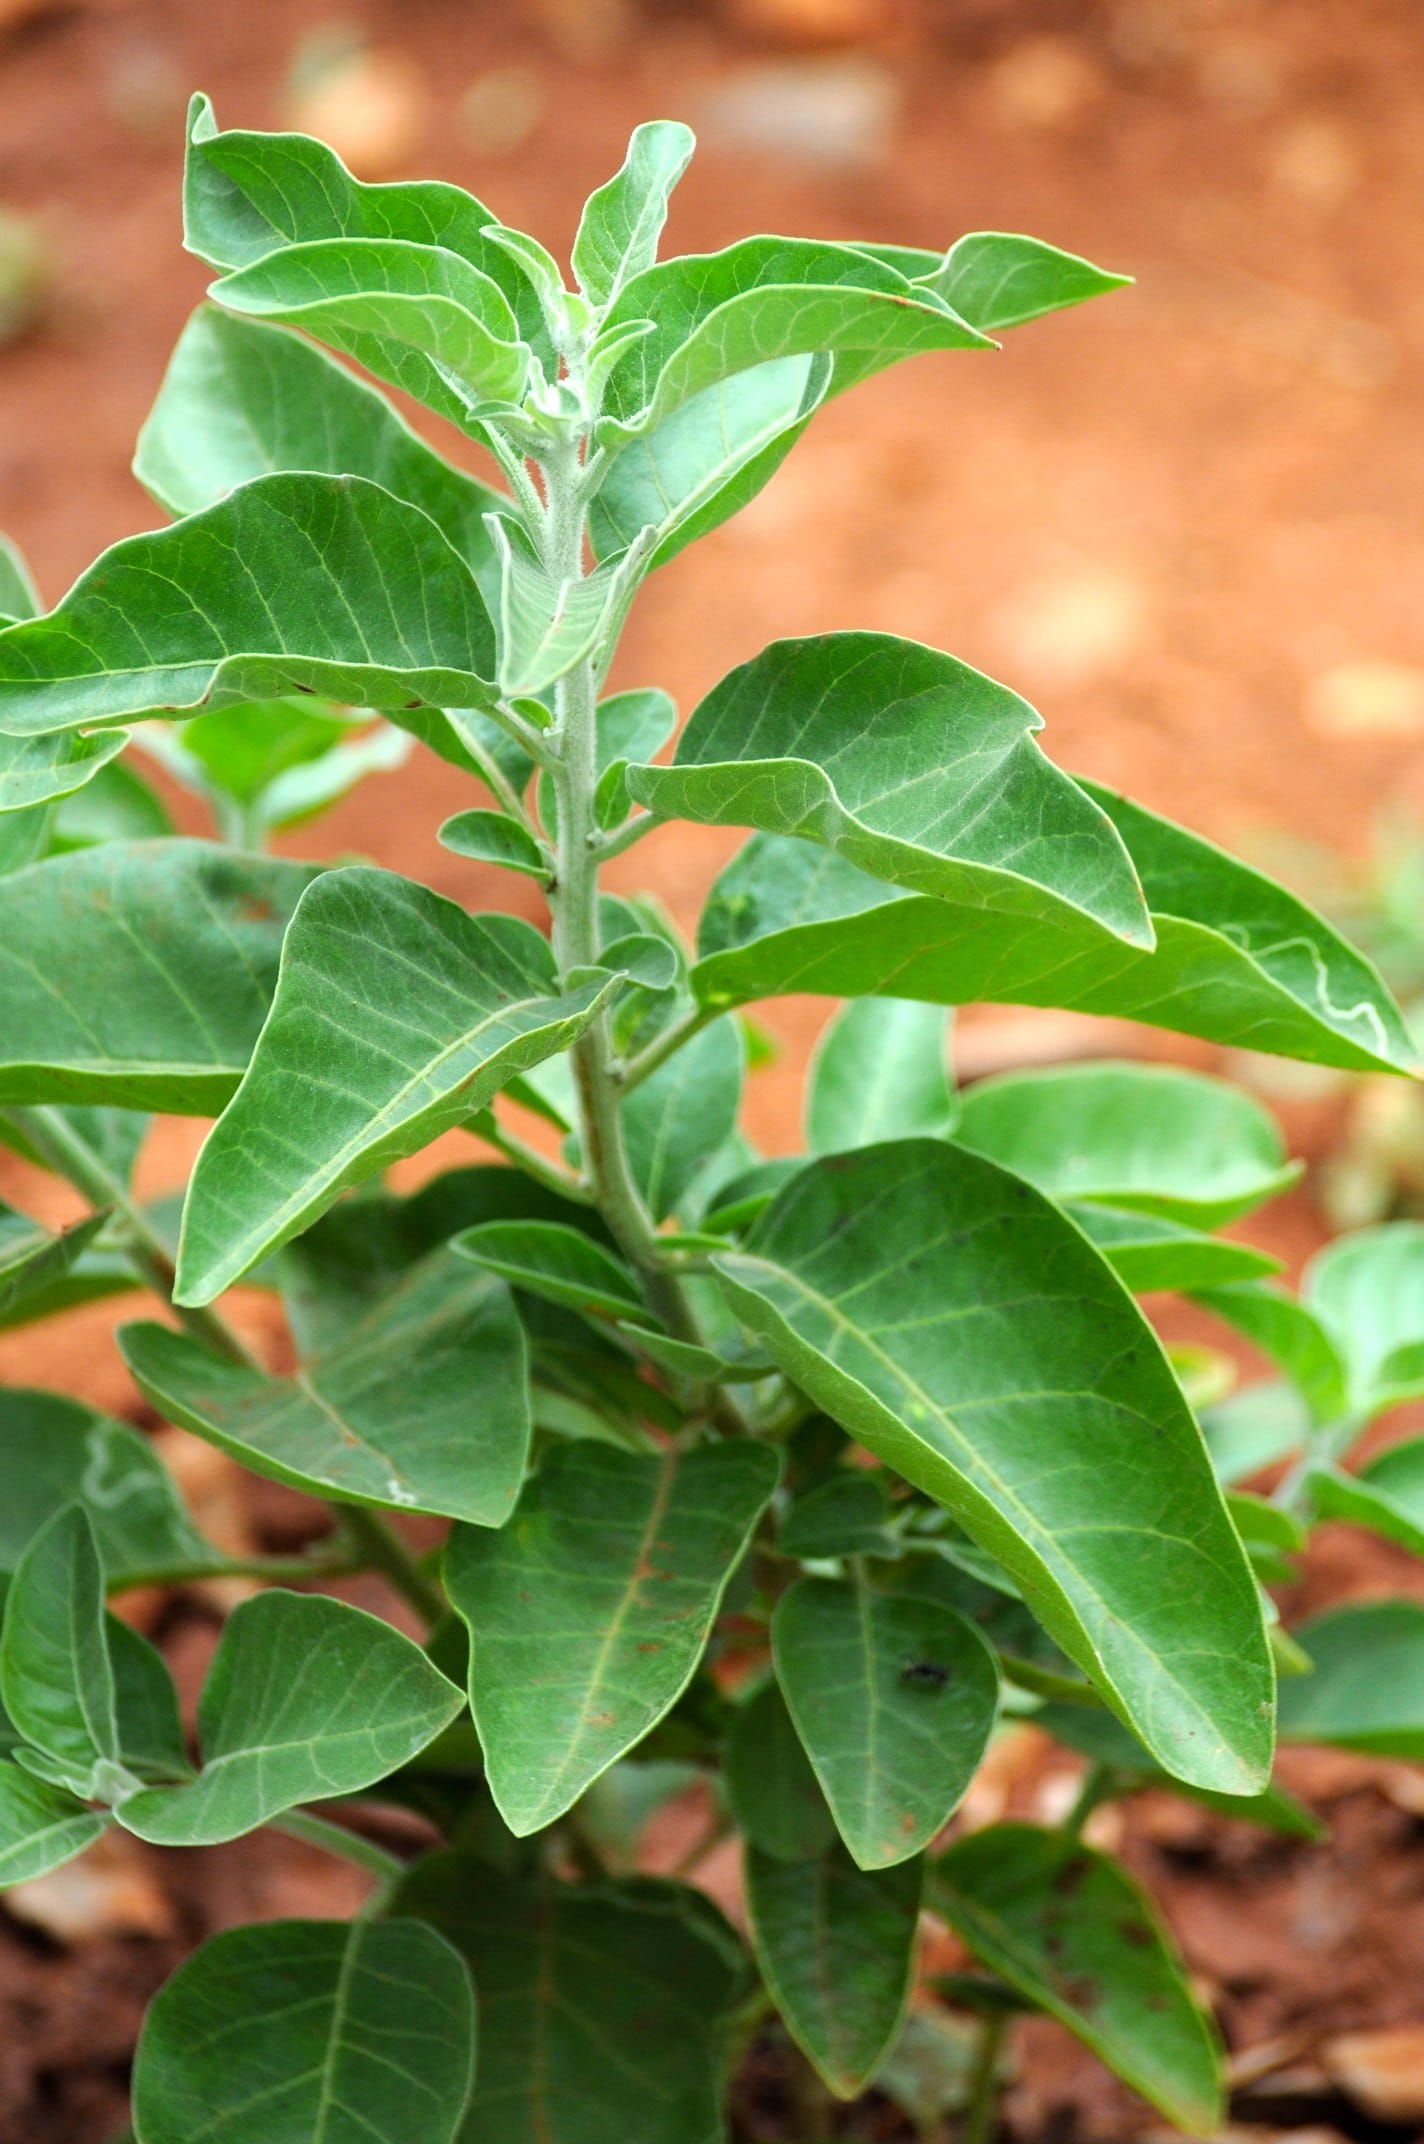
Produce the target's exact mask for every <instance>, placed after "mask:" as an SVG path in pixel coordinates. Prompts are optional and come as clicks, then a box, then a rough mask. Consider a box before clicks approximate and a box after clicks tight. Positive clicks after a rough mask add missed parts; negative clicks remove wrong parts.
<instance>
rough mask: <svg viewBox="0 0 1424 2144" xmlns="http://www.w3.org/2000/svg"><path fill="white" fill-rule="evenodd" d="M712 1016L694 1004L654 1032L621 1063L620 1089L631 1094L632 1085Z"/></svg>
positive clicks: (646, 1075) (687, 1040)
mask: <svg viewBox="0 0 1424 2144" xmlns="http://www.w3.org/2000/svg"><path fill="white" fill-rule="evenodd" d="M716 1017H717V1016H716V1014H715V1013H714V1012H713V1011H712V1010H711V1009H710V1007H708V1006H706V1005H697V1006H694V1008H693V1010H692V1011H691V1012H687V1013H684V1014H683V1016H682V1018H681V1019H680V1020H674V1021H673V1022H672V1024H671V1025H670V1026H669V1027H665V1028H664V1029H663V1031H662V1033H661V1034H660V1035H655V1036H654V1037H653V1039H652V1041H651V1042H650V1043H649V1044H648V1046H647V1048H646V1049H645V1050H641V1051H640V1052H639V1054H638V1055H637V1056H636V1057H633V1058H630V1059H629V1061H628V1062H627V1063H626V1064H625V1065H624V1067H623V1071H622V1078H621V1081H620V1084H621V1086H622V1089H623V1092H624V1093H625V1094H631V1093H632V1091H633V1089H634V1088H635V1087H640V1086H641V1085H642V1083H643V1081H644V1080H645V1079H646V1078H647V1077H648V1074H649V1073H650V1072H656V1071H657V1069H658V1066H659V1065H663V1064H666V1063H667V1061H668V1059H669V1057H672V1056H673V1055H675V1053H676V1052H677V1051H678V1050H680V1049H681V1048H682V1046H683V1044H684V1042H691V1040H692V1038H693V1036H694V1035H699V1034H701V1032H702V1030H703V1028H704V1027H706V1026H707V1025H708V1023H709V1022H710V1021H712V1020H714V1019H715V1018H716Z"/></svg>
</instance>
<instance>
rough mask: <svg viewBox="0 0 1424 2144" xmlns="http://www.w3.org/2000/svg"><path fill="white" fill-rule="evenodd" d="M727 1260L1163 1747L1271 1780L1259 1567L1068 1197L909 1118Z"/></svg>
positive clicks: (772, 1343) (874, 1431) (1235, 1780)
mask: <svg viewBox="0 0 1424 2144" xmlns="http://www.w3.org/2000/svg"><path fill="white" fill-rule="evenodd" d="M714 1265H715V1268H716V1270H717V1272H718V1274H719V1275H720V1277H721V1280H722V1284H723V1287H724V1289H725V1291H726V1294H727V1297H728V1300H729V1302H730V1304H731V1306H732V1308H733V1310H734V1311H735V1312H736V1314H737V1316H738V1317H739V1318H740V1319H741V1320H742V1322H743V1323H744V1324H745V1325H747V1326H749V1327H750V1328H751V1330H752V1331H753V1332H754V1333H756V1334H757V1335H758V1336H759V1337H760V1338H761V1339H762V1341H763V1342H764V1343H765V1345H766V1348H767V1351H768V1353H769V1354H770V1355H771V1356H772V1357H773V1359H774V1360H775V1361H776V1362H777V1363H778V1364H779V1366H780V1368H781V1369H782V1370H783V1371H784V1373H785V1374H786V1375H787V1376H788V1377H790V1378H792V1379H793V1380H794V1381H795V1383H796V1384H797V1385H799V1386H800V1387H801V1389H802V1390H803V1391H804V1392H805V1393H806V1394H807V1395H808V1397H810V1398H811V1399H812V1400H814V1401H815V1403H816V1404H817V1405H818V1406H819V1407H821V1408H822V1409H823V1410H824V1411H825V1412H826V1413H827V1414H829V1415H831V1416H832V1417H833V1418H834V1419H835V1420H837V1421H839V1422H840V1423H841V1424H842V1426H843V1427H844V1428H846V1429H847V1430H848V1431H850V1433H851V1434H852V1435H854V1436H855V1437H857V1438H858V1439H859V1440H860V1442H861V1443H862V1444H865V1445H867V1446H868V1447H869V1449H870V1450H871V1451H873V1452H874V1453H875V1454H876V1456H877V1458H879V1459H882V1460H884V1461H885V1462H886V1463H887V1464H888V1465H890V1466H892V1467H894V1468H895V1469H896V1471H897V1472H898V1473H900V1474H901V1475H903V1476H904V1477H905V1479H906V1480H908V1481H910V1482H913V1483H914V1484H915V1486H916V1487H917V1488H920V1489H922V1490H924V1491H925V1492H926V1493H927V1494H928V1495H930V1496H933V1497H935V1498H936V1499H937V1500H938V1501H939V1502H940V1503H941V1504H943V1505H944V1507H945V1508H946V1510H948V1511H949V1512H950V1514H951V1515H952V1516H953V1517H954V1518H955V1519H956V1520H958V1522H959V1523H960V1524H961V1525H962V1526H963V1527H964V1529H965V1531H966V1532H967V1533H969V1534H970V1535H971V1536H972V1537H973V1539H974V1540H975V1541H977V1542H978V1543H979V1545H980V1546H981V1547H982V1548H984V1549H987V1550H988V1551H989V1552H990V1553H991V1554H992V1555H993V1556H994V1557H996V1558H997V1559H998V1560H999V1562H1001V1563H1002V1564H1003V1566H1004V1567H1005V1569H1006V1570H1007V1571H1008V1573H1009V1574H1010V1576H1011V1577H1012V1578H1013V1579H1014V1580H1015V1581H1016V1583H1017V1584H1018V1585H1019V1586H1020V1588H1021V1589H1022V1591H1023V1593H1024V1596H1025V1598H1026V1599H1027V1600H1028V1602H1029V1604H1030V1605H1031V1607H1032V1608H1033V1611H1034V1613H1035V1615H1037V1616H1038V1618H1039V1619H1040V1621H1041V1622H1042V1623H1043V1624H1044V1626H1045V1628H1046V1629H1047V1630H1048V1632H1049V1633H1050V1635H1051V1636H1052V1637H1053V1638H1054V1639H1056V1641H1057V1643H1058V1644H1059V1645H1061V1646H1062V1648H1063V1650H1064V1651H1065V1652H1066V1653H1068V1654H1069V1656H1070V1657H1071V1658H1072V1659H1073V1660H1074V1661H1076V1663H1077V1664H1078V1666H1079V1667H1080V1668H1082V1669H1083V1671H1084V1672H1085V1673H1086V1674H1088V1675H1089V1676H1091V1677H1092V1678H1093V1680H1094V1681H1095V1682H1096V1683H1097V1685H1098V1687H1099V1689H1100V1690H1101V1691H1102V1693H1103V1696H1104V1698H1105V1699H1106V1701H1107V1703H1108V1704H1109V1705H1110V1706H1111V1707H1112V1708H1113V1710H1114V1711H1116V1712H1117V1713H1118V1714H1119V1715H1120V1716H1121V1717H1122V1718H1123V1719H1124V1720H1126V1721H1127V1723H1128V1724H1129V1725H1131V1726H1132V1727H1134V1728H1135V1730H1136V1732H1137V1733H1138V1734H1139V1735H1140V1736H1141V1737H1142V1739H1143V1741H1144V1742H1145V1743H1146V1744H1147V1746H1148V1748H1149V1749H1150V1750H1151V1751H1152V1754H1153V1755H1154V1757H1156V1758H1157V1759H1158V1761H1159V1762H1160V1763H1161V1764H1162V1765H1163V1766H1164V1768H1165V1769H1166V1770H1168V1771H1169V1772H1171V1773H1172V1774H1173V1775H1174V1776H1175V1777H1179V1778H1183V1779H1189V1780H1192V1781H1194V1782H1195V1783H1197V1784H1199V1785H1202V1786H1208V1787H1215V1788H1219V1789H1221V1790H1222V1791H1224V1792H1226V1793H1242V1794H1247V1793H1255V1792H1257V1791H1258V1790H1259V1788H1260V1787H1261V1786H1262V1785H1263V1784H1264V1782H1265V1780H1266V1778H1267V1777H1268V1776H1269V1772H1270V1755H1271V1691H1272V1670H1271V1663H1270V1655H1269V1651H1268V1648H1267V1645H1266V1638H1265V1631H1264V1628H1263V1626H1262V1622H1261V1611H1260V1606H1259V1601H1258V1596H1257V1589H1256V1585H1255V1581H1254V1579H1253V1578H1252V1576H1251V1572H1250V1569H1249V1567H1248V1565H1247V1563H1246V1559H1245V1556H1244V1553H1243V1551H1242V1548H1241V1544H1240V1541H1239V1540H1238V1538H1237V1536H1236V1533H1235V1530H1234V1528H1233V1527H1232V1525H1231V1522H1230V1520H1229V1519H1228V1517H1227V1515H1226V1512H1225V1510H1224V1508H1223V1506H1222V1503H1221V1498H1220V1494H1219V1492H1218V1490H1217V1488H1216V1484H1215V1482H1214V1480H1213V1478H1212V1475H1211V1470H1210V1466H1209V1463H1208V1460H1207V1456H1206V1452H1205V1450H1204V1449H1203V1446H1202V1442H1201V1438H1200V1435H1199V1433H1198V1431H1197V1427H1196V1424H1195V1422H1194V1421H1193V1420H1192V1417H1191V1415H1190V1413H1189V1412H1188V1409H1187V1406H1186V1403H1185V1401H1184V1400H1183V1398H1182V1395H1181V1392H1180V1390H1179V1389H1178V1387H1177V1385H1176V1382H1175V1380H1174V1379H1173V1377H1172V1374H1171V1371H1170V1370H1169V1368H1168V1366H1167V1363H1166V1360H1165V1358H1164V1356H1163V1354H1162V1350H1161V1346H1160V1343H1159V1342H1158V1340H1157V1339H1156V1336H1155V1335H1154V1334H1153V1332H1152V1330H1151V1328H1150V1327H1149V1326H1148V1325H1147V1323H1146V1322H1145V1320H1144V1319H1143V1318H1142V1316H1141V1313H1140V1312H1139V1311H1138V1309H1137V1307H1136V1305H1135V1304H1134V1303H1133V1301H1132V1299H1131V1297H1130V1296H1129V1295H1128V1294H1127V1293H1126V1291H1125V1290H1124V1289H1123V1288H1122V1286H1121V1284H1120V1283H1119V1282H1118V1281H1117V1280H1116V1279H1115V1278H1114V1276H1113V1275H1112V1273H1111V1272H1110V1271H1109V1270H1108V1268H1107V1267H1106V1266H1105V1265H1104V1264H1103V1262H1102V1260H1101V1259H1100V1258H1099V1257H1098V1255H1097V1253H1096V1252H1095V1251H1094V1250H1093V1249H1092V1248H1091V1246H1090V1245H1088V1244H1087V1243H1086V1242H1084V1240H1083V1238H1082V1237H1081V1236H1080V1235H1079V1233H1078V1231H1077V1230H1076V1229H1075V1228H1074V1227H1073V1226H1072V1224H1071V1222H1069V1221H1066V1220H1065V1219H1064V1218H1063V1216H1062V1215H1061V1214H1060V1213H1059V1212H1058V1210H1057V1209H1056V1208H1055V1207H1054V1206H1052V1205H1050V1204H1049V1203H1048V1201H1047V1200H1046V1199H1044V1198H1043V1196H1042V1195H1041V1194H1040V1193H1039V1192H1036V1191H1034V1190H1033V1189H1032V1188H1031V1187H1030V1186H1029V1185H1027V1184H1024V1183H1022V1182H1020V1181H1019V1179H1017V1178H1016V1177H1012V1176H1009V1175H1007V1174H1006V1173H1004V1172H1003V1171H1001V1170H999V1169H998V1168H997V1167H996V1166H995V1164H993V1163H991V1162H987V1161H984V1160H982V1159H981V1158H980V1157H979V1156H977V1155H971V1154H969V1153H967V1152H965V1151H963V1150H962V1149H959V1148H956V1147H951V1146H947V1145H943V1144H940V1143H939V1142H937V1141H933V1140H905V1141H903V1142H900V1143H897V1144H894V1145H889V1146H880V1147H867V1148H863V1149H861V1151H860V1152H858V1153H855V1154H851V1155H844V1156H838V1157H835V1158H832V1159H829V1160H824V1161H820V1162H815V1163H812V1164H811V1166H810V1167H808V1168H806V1169H803V1170H802V1172H801V1174H800V1175H799V1176H797V1177H795V1178H794V1179H793V1180H792V1182H791V1183H790V1185H788V1187H787V1188H786V1190H784V1191H783V1192H782V1193H781V1194H780V1195H779V1197H778V1198H777V1199H776V1200H775V1202H774V1203H773V1204H772V1206H771V1207H770V1208H769V1209H768V1210H767V1212H766V1214H765V1215H764V1216H763V1217H762V1218H761V1220H760V1221H758V1222H757V1223H756V1225H755V1227H754V1228H753V1230H752V1232H751V1234H750V1236H749V1237H748V1238H747V1242H746V1247H745V1250H744V1251H740V1252H727V1253H724V1254H723V1255H722V1256H721V1257H719V1258H717V1259H715V1260H714Z"/></svg>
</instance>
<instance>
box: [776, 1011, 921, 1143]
mask: <svg viewBox="0 0 1424 2144" xmlns="http://www.w3.org/2000/svg"><path fill="white" fill-rule="evenodd" d="M949 1027H950V1015H949V1014H948V1013H947V1012H944V1011H942V1010H941V1009H940V1007H938V1006H937V1005H918V1004H914V1003H912V1002H911V1001H910V1000H909V999H907V998H861V999H852V1001H851V1002H850V1004H848V1005H846V1006H843V1007H842V1009H841V1010H840V1011H839V1012H838V1013H837V1014H836V1015H835V1017H834V1019H832V1020H831V1021H830V1023H829V1024H828V1025H827V1027H826V1028H825V1029H824V1030H823V1032H822V1035H821V1039H820V1041H819V1042H818V1043H817V1045H816V1050H815V1054H814V1056H813V1057H812V1059H811V1068H810V1072H809V1075H808V1083H807V1089H806V1144H807V1146H808V1147H809V1148H810V1150H811V1152H812V1153H814V1154H838V1153H841V1152H842V1151H843V1150H844V1149H845V1148H847V1147H853V1146H874V1144H875V1142H876V1140H877V1139H913V1138H915V1137H917V1136H918V1135H920V1134H923V1135H924V1136H925V1137H926V1138H942V1137H945V1136H947V1135H948V1133H949V1132H950V1130H951V1129H952V1127H953V1124H954V1120H955V1115H956V1112H957V1108H958V1104H957V1101H956V1099H955V1093H954V1087H953V1084H952V1083H951V1080H950V1076H949V1070H948V1067H947V1064H946V1061H945V1052H946V1049H947V1047H948V1042H949Z"/></svg>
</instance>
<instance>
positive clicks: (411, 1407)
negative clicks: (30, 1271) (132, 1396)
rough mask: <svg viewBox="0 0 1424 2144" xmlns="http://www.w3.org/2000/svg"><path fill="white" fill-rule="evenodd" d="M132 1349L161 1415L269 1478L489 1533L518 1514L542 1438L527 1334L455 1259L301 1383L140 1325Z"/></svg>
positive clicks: (429, 1265) (383, 1310) (491, 1284)
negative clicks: (534, 1446) (534, 1436)
mask: <svg viewBox="0 0 1424 2144" xmlns="http://www.w3.org/2000/svg"><path fill="white" fill-rule="evenodd" d="M119 1348H120V1351H121V1353H122V1354H123V1358H124V1360H125V1362H126V1363H127V1364H128V1366H129V1369H130V1371H131V1372H132V1374H133V1378H134V1381H135V1383H136V1384H137V1385H138V1387H139V1390H140V1391H141V1392H142V1393H143V1394H144V1396H145V1398H146V1399H148V1400H149V1401H151V1402H152V1404H153V1405H154V1406H155V1407H156V1408H157V1409H158V1411H159V1413H160V1414H163V1415H165V1416H166V1417H167V1418H168V1420H169V1421H171V1422H178V1423H180V1424H181V1425H182V1426H183V1428H185V1429H191V1430H193V1431H194V1432H195V1433H196V1434H197V1435H198V1436H200V1437H205V1438H206V1439H207V1440H208V1442H209V1443H210V1444H216V1445H218V1446H219V1447H220V1448H221V1449H222V1450H223V1451H227V1452H231V1453H232V1455H233V1457H234V1458H236V1459H239V1460H241V1462H242V1464H243V1465H244V1466H246V1467H250V1468H251V1469H252V1470H253V1472H254V1473H257V1474H265V1475H267V1476H268V1477H269V1478H271V1479H272V1480H274V1481H282V1482H286V1483H287V1484H288V1485H289V1486H290V1487H292V1488H295V1489H305V1490H306V1491H307V1492H308V1493H309V1494H311V1495H314V1496H326V1497H332V1496H334V1497H337V1498H338V1499H340V1500H341V1501H342V1502H349V1503H356V1504H375V1505H380V1506H385V1507H387V1508H394V1509H399V1510H407V1511H432V1512H438V1513H440V1514H442V1515H443V1516H445V1517H448V1518H456V1519H465V1520H468V1521H469V1522H470V1523H471V1524H472V1525H475V1526H502V1525H503V1524H504V1522H505V1520H506V1519H507V1518H508V1516H509V1514H510V1512H511V1511H512V1510H513V1509H514V1504H515V1500H516V1498H517V1497H518V1495H519V1489H520V1484H521V1483H522V1481H523V1479H524V1467H525V1461H526V1457H527V1454H528V1450H529V1434H530V1420H529V1391H528V1361H527V1351H526V1348H525V1342H524V1332H523V1328H522V1327H521V1325H520V1322H519V1317H518V1314H517V1312H516V1311H515V1308H514V1304H513V1302H512V1301H511V1299H510V1295H509V1291H508V1289H506V1288H504V1287H501V1286H500V1285H499V1283H498V1282H497V1281H492V1280H491V1279H490V1278H489V1277H488V1275H486V1274H481V1273H479V1272H477V1271H473V1270H472V1269H471V1268H470V1266H469V1265H468V1264H466V1263H465V1261H464V1260H463V1259H460V1258H456V1257H455V1256H454V1255H453V1254H452V1253H450V1252H449V1251H435V1252H432V1253H431V1255H430V1256H429V1257H428V1258H425V1259H422V1260H421V1261H420V1263H419V1264H417V1265H413V1266H411V1267H410V1268H409V1269H408V1270H407V1271H406V1273H405V1274H404V1275H403V1276H402V1277H401V1279H400V1280H399V1281H398V1282H396V1283H395V1285H394V1286H393V1287H392V1288H391V1289H390V1291H389V1292H388V1293H387V1294H385V1295H383V1296H381V1297H380V1298H379V1299H378V1300H377V1302H376V1303H375V1305H374V1306H373V1307H372V1309H370V1310H369V1311H368V1312H367V1313H366V1315H365V1316H364V1317H363V1318H359V1319H357V1320H355V1321H354V1322H352V1323H351V1324H349V1325H348V1326H347V1328H346V1330H345V1332H344V1333H343V1334H342V1336H341V1338H340V1340H339V1341H338V1342H337V1343H336V1344H335V1345H334V1346H333V1347H332V1348H331V1349H330V1350H329V1352H327V1353H325V1354H318V1355H315V1356H313V1357H311V1358H310V1359H309V1360H308V1361H306V1362H304V1363H303V1364H302V1366H301V1368H300V1369H299V1370H297V1371H296V1372H295V1374H294V1375H292V1376H290V1377H269V1376H267V1375H266V1374H265V1373H264V1372H263V1371H261V1370H259V1369H254V1368H252V1367H251V1366H250V1365H248V1364H246V1363H239V1362H231V1361H228V1360H227V1359H226V1358H225V1357H223V1356H221V1355H215V1354H213V1353H211V1352H210V1351H209V1350H208V1349H207V1348H205V1347H202V1346H201V1345H200V1344H199V1343H198V1342H197V1341H196V1340H192V1339H190V1338H189V1337H188V1336H187V1334H185V1333H180V1332H175V1331H174V1330H173V1329H172V1327H171V1326H167V1325H126V1326H124V1327H123V1328H122V1329H121V1331H120V1333H119ZM476 1395H477V1397H476Z"/></svg>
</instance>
